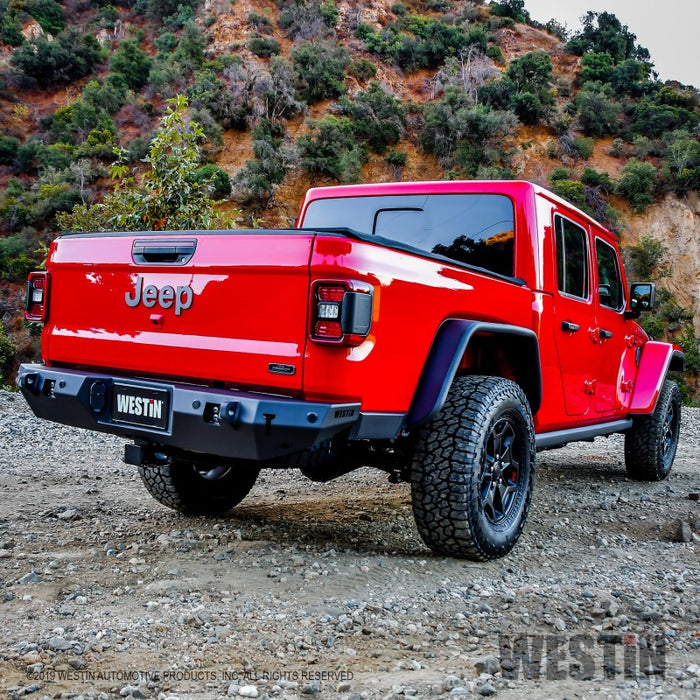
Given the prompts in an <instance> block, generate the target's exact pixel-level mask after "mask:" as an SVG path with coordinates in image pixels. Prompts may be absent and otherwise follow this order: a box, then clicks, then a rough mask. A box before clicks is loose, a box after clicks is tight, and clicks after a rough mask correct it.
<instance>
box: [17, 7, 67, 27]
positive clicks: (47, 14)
mask: <svg viewBox="0 0 700 700" xmlns="http://www.w3.org/2000/svg"><path fill="white" fill-rule="evenodd" d="M24 9H25V10H26V11H27V12H28V13H29V14H30V15H31V16H32V17H33V18H34V19H35V20H36V21H37V22H38V23H39V26H40V27H41V28H42V29H43V30H44V31H45V32H46V33H47V34H51V35H53V36H56V34H58V33H59V32H62V31H63V30H64V29H65V27H66V20H65V18H64V17H63V10H62V9H61V6H60V5H59V4H58V3H57V2H56V0H25V2H24Z"/></svg>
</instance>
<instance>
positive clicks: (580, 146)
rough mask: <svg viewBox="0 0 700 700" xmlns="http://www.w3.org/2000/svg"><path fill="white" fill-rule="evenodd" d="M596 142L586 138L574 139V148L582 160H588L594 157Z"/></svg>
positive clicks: (577, 137)
mask: <svg viewBox="0 0 700 700" xmlns="http://www.w3.org/2000/svg"><path fill="white" fill-rule="evenodd" d="M594 147H595V140H594V139H589V138H586V137H585V136H576V137H574V148H575V149H576V152H577V153H578V157H579V158H580V159H581V160H588V159H589V158H590V157H591V156H592V155H593V149H594Z"/></svg>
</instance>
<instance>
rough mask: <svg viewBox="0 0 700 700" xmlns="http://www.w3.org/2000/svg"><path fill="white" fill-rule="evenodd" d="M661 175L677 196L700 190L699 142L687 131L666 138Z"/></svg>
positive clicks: (677, 132)
mask: <svg viewBox="0 0 700 700" xmlns="http://www.w3.org/2000/svg"><path fill="white" fill-rule="evenodd" d="M665 140H666V154H665V155H666V157H665V163H664V166H663V168H662V173H663V175H664V177H665V179H666V180H667V182H668V183H669V185H670V186H671V187H672V188H673V189H674V190H675V191H676V193H677V194H683V193H685V192H690V191H692V190H700V142H698V140H697V138H694V137H693V136H692V135H691V134H690V133H689V132H688V131H684V130H678V131H674V132H672V133H671V134H669V135H668V136H667V138H666V139H665Z"/></svg>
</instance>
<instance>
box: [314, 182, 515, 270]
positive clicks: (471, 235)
mask: <svg viewBox="0 0 700 700" xmlns="http://www.w3.org/2000/svg"><path fill="white" fill-rule="evenodd" d="M349 222H351V224H350V225H351V228H352V229H353V230H355V231H358V232H359V233H362V234H365V235H368V236H378V237H381V238H382V239H388V240H391V241H396V242H397V243H400V244H403V245H404V246H407V247H409V248H413V249H417V250H418V251H423V252H425V253H428V254H430V255H439V256H441V257H445V258H449V259H450V260H452V261H454V262H456V263H459V264H465V265H469V266H474V267H479V268H482V269H484V270H487V271H489V272H493V273H496V274H498V275H504V276H506V277H513V276H514V273H515V263H514V260H515V215H514V209H513V203H512V201H511V199H510V198H509V197H507V196H505V195H502V194H433V195H424V194H421V195H384V196H382V195H380V196H372V197H367V196H359V197H332V198H327V199H316V200H314V201H312V202H311V203H310V204H309V206H308V208H307V210H306V214H305V216H304V228H320V229H326V228H345V227H347V226H348V223H349Z"/></svg>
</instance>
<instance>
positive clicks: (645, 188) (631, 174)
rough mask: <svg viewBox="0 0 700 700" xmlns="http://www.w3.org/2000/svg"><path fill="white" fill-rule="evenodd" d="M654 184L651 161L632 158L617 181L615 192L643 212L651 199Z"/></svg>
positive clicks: (653, 169) (654, 169)
mask: <svg viewBox="0 0 700 700" xmlns="http://www.w3.org/2000/svg"><path fill="white" fill-rule="evenodd" d="M655 185H656V168H655V167H654V166H653V165H652V164H651V163H643V162H641V161H638V160H637V159H636V158H632V159H631V160H630V161H629V163H627V165H625V167H624V168H622V177H621V178H620V179H619V180H618V181H617V192H618V194H619V195H620V196H621V197H624V198H625V199H626V200H627V201H628V202H629V203H630V204H631V205H632V208H633V209H634V210H635V211H637V212H643V211H644V210H645V209H646V208H647V206H649V205H650V204H651V203H652V202H653V201H654V197H653V196H652V193H653V191H654V186H655Z"/></svg>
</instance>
